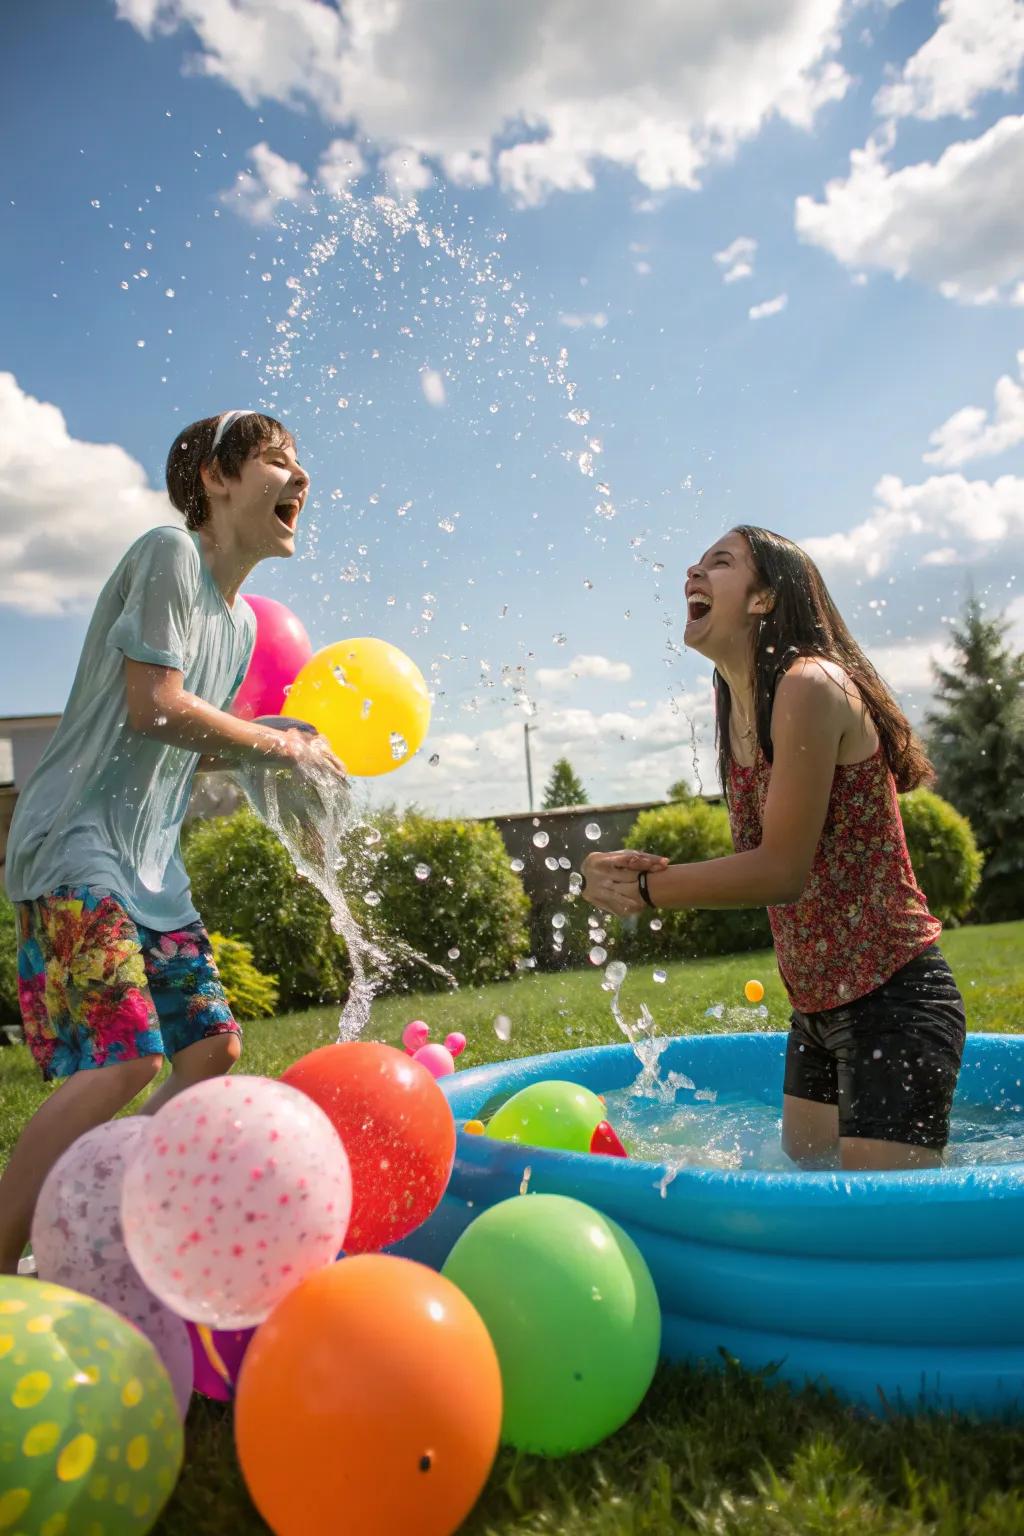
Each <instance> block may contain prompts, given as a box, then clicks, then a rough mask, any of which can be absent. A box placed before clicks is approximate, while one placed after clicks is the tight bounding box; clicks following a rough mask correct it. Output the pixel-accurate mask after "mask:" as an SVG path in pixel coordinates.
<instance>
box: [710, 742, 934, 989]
mask: <svg viewBox="0 0 1024 1536" xmlns="http://www.w3.org/2000/svg"><path fill="white" fill-rule="evenodd" d="M770 779H771V766H770V764H769V763H768V761H767V759H766V758H765V757H764V755H763V753H762V752H761V751H760V750H758V753H757V757H756V759H755V761H754V763H753V764H752V765H751V766H750V767H742V766H740V765H739V764H737V763H733V765H732V767H731V768H730V771H729V821H730V823H731V826H732V839H733V844H734V846H735V848H736V851H737V853H746V852H747V851H748V850H750V849H752V848H757V847H758V846H759V844H760V842H761V818H762V815H763V813H764V805H765V800H766V798H767V795H768V784H769V781H770ZM768 919H769V922H770V923H771V928H772V937H773V938H774V940H775V954H776V958H777V960H778V964H779V973H780V975H781V977H782V980H783V982H784V983H785V986H786V990H787V992H788V993H789V996H790V999H791V1001H792V1003H793V1006H794V1007H795V1008H797V1009H798V1010H799V1011H800V1012H801V1013H819V1012H821V1011H822V1010H823V1009H826V1008H839V1007H841V1006H842V1005H843V1004H844V1003H851V1002H853V1001H854V999H856V998H858V997H863V996H864V995H865V994H866V993H868V992H873V991H874V990H875V988H876V987H880V986H881V985H882V983H883V982H886V981H888V980H889V978H890V977H891V976H894V975H895V973H896V972H897V971H898V970H900V968H901V967H902V966H904V965H907V964H908V963H909V962H910V961H911V960H913V959H915V958H916V956H917V955H919V954H921V953H922V951H923V950H926V949H927V948H928V947H929V945H931V944H934V943H935V941H936V939H937V938H938V936H939V934H940V933H941V932H942V924H941V923H940V922H939V920H938V918H936V917H933V916H932V914H931V913H930V912H929V910H928V902H927V900H926V898H925V895H924V892H923V891H922V890H921V888H920V887H919V885H918V883H917V880H916V878H915V876H914V871H913V869H912V868H911V864H910V855H909V854H908V852H907V840H906V837H905V836H904V833H903V822H902V821H901V819H900V811H899V801H898V800H897V798H896V783H895V780H894V779H893V776H892V773H891V772H890V770H889V765H888V763H887V762H886V760H885V755H884V753H883V752H882V750H881V748H879V749H878V751H877V752H876V753H875V755H874V756H873V757H869V758H867V759H866V760H865V761H864V762H862V763H850V764H846V765H843V764H837V765H836V770H835V776H834V778H833V780H832V794H831V796H830V798H829V803H828V812H827V814H826V816H825V825H824V827H823V828H822V833H821V837H820V839H819V841H818V846H817V848H816V849H815V853H814V862H813V864H812V865H811V872H810V874H809V876H808V878H807V884H806V886H805V887H804V891H803V894H802V896H801V897H800V899H799V900H798V901H794V902H792V903H791V904H790V905H788V906H781V907H769V908H768Z"/></svg>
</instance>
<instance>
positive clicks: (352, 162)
mask: <svg viewBox="0 0 1024 1536" xmlns="http://www.w3.org/2000/svg"><path fill="white" fill-rule="evenodd" d="M365 175H366V161H365V159H364V158H363V152H362V150H361V149H360V148H359V145H358V144H355V143H353V141H352V140H351V139H332V140H331V142H330V144H328V146H327V148H326V149H325V150H324V152H323V154H322V155H321V157H320V164H319V165H318V166H317V169H316V180H317V183H318V185H320V186H321V187H323V188H324V190H325V191H327V192H334V193H337V192H345V191H347V190H348V188H349V187H350V186H351V185H352V183H353V182H354V181H358V180H359V178H360V177H361V176H365Z"/></svg>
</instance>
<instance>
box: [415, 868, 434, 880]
mask: <svg viewBox="0 0 1024 1536" xmlns="http://www.w3.org/2000/svg"><path fill="white" fill-rule="evenodd" d="M413 874H414V875H415V876H416V879H417V880H429V879H430V865H429V864H417V865H416V868H415V869H414V870H413Z"/></svg>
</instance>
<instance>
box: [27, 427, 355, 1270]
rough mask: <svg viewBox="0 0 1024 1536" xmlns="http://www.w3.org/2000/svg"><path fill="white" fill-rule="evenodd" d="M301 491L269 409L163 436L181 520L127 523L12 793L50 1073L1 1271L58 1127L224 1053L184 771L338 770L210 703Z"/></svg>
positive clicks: (297, 735) (247, 642)
mask: <svg viewBox="0 0 1024 1536" xmlns="http://www.w3.org/2000/svg"><path fill="white" fill-rule="evenodd" d="M308 489H309V478H308V476H307V475H306V472H305V470H303V469H302V468H301V466H300V465H299V463H298V461H297V459H296V456H295V443H294V441H293V440H292V438H291V435H290V434H289V433H288V432H287V431H286V430H285V428H284V427H282V426H281V424H280V423H279V422H277V421H275V420H274V419H273V418H272V417H269V416H263V415H260V414H259V413H258V412H256V411H228V412H226V413H224V414H222V415H220V416H211V417H207V418H206V419H205V420H203V421H197V422H193V424H192V425H191V426H190V427H187V428H186V429H185V431H184V432H182V433H181V434H180V435H179V436H178V438H177V440H176V441H175V443H174V444H173V446H172V448H171V451H170V455H169V457H168V460H167V490H168V494H169V495H170V498H171V501H172V502H173V503H174V505H175V507H177V509H178V511H179V512H181V513H183V514H184V517H185V525H186V526H185V527H184V528H182V527H180V526H178V527H166V528H155V529H153V530H152V532H150V533H147V534H145V535H143V537H142V538H141V539H138V540H137V541H136V543H135V544H133V545H132V547H131V549H130V550H129V551H128V553H127V554H126V555H125V557H124V559H123V560H122V561H121V563H120V564H119V565H118V567H117V569H116V570H115V571H114V573H113V575H112V576H111V577H110V580H109V581H108V582H107V584H106V586H105V587H104V589H103V591H102V592H101V593H100V596H99V599H98V601H97V603H96V610H95V612H94V614H93V617H92V621H91V623H90V625H89V630H88V633H87V635H86V638H85V645H84V647H83V649H82V656H81V660H80V661H79V665H78V672H77V674H76V676H75V681H74V684H73V686H72V689H71V696H70V698H69V699H68V703H67V707H66V709H65V711H64V715H63V717H62V719H61V722H60V725H59V726H58V728H57V731H56V733H55V735H54V737H53V740H52V741H51V742H50V745H49V747H48V748H47V750H46V752H45V753H44V755H43V757H42V759H41V761H40V763H39V765H38V767H37V768H36V770H35V772H34V773H33V775H32V776H31V778H30V779H29V781H28V783H27V784H26V785H25V788H24V790H23V791H22V793H21V795H20V796H19V797H18V804H17V808H16V811H15V814H14V820H13V822H12V823H11V830H10V838H9V841H8V849H7V868H6V883H7V890H8V893H9V894H10V896H11V899H12V900H13V901H14V902H15V904H16V910H17V921H18V939H19V946H18V992H19V1000H20V1004H21V1012H22V1019H23V1025H24V1034H25V1040H26V1043H27V1044H28V1046H29V1049H30V1050H31V1052H32V1054H33V1056H34V1057H35V1059H36V1062H37V1063H38V1065H39V1067H40V1070H41V1071H42V1073H43V1076H44V1077H45V1078H46V1079H48V1080H52V1079H58V1078H59V1079H63V1081H62V1082H61V1085H60V1087H59V1088H58V1089H57V1090H56V1092H55V1093H53V1094H52V1095H51V1096H50V1097H49V1098H48V1099H46V1100H45V1101H44V1103H43V1104H42V1105H41V1106H40V1108H39V1109H38V1110H37V1111H36V1113H35V1114H34V1115H33V1117H32V1119H31V1120H30V1121H29V1123H28V1124H27V1125H26V1127H25V1128H24V1130H23V1131H22V1133H21V1136H20V1138H19V1140H18V1143H17V1145H16V1146H15V1148H14V1152H13V1153H12V1155H11V1160H10V1162H9V1163H8V1165H7V1169H6V1171H5V1173H4V1176H3V1179H2V1180H0V1273H13V1272H14V1271H15V1270H16V1269H17V1267H18V1261H19V1259H20V1257H21V1254H22V1251H23V1249H24V1246H25V1243H26V1241H27V1240H28V1235H29V1229H30V1224H31V1220H32V1212H33V1209H34V1207H35V1202H36V1197H37V1195H38V1193H39V1190H40V1188H41V1187H42V1184H43V1180H44V1179H45V1177H46V1175H47V1173H48V1172H49V1170H50V1168H51V1167H52V1166H53V1164H54V1163H55V1162H56V1160H57V1158H58V1157H59V1156H60V1155H61V1153H62V1152H63V1151H64V1150H65V1149H66V1148H67V1147H69V1146H70V1145H71V1143H72V1142H73V1141H75V1140H76V1139H77V1138H78V1137H79V1136H81V1135H82V1134H83V1133H84V1132H85V1131H87V1130H91V1129H92V1128H93V1127H94V1126H96V1125H99V1124H100V1123H101V1122H102V1121H104V1120H108V1119H110V1118H111V1116H113V1115H115V1114H117V1112H118V1111H119V1110H121V1109H123V1108H124V1107H125V1105H127V1104H128V1103H130V1101H131V1100H132V1099H134V1098H135V1096H136V1095H137V1094H138V1093H140V1092H141V1091H142V1090H143V1089H144V1088H146V1087H147V1086H148V1085H149V1084H150V1083H151V1082H152V1081H153V1079H154V1077H155V1076H156V1074H157V1073H158V1072H159V1070H160V1068H161V1066H162V1064H163V1061H164V1059H165V1058H168V1059H169V1060H170V1062H171V1072H170V1075H169V1077H168V1078H167V1080H166V1082H165V1083H164V1084H163V1085H162V1086H161V1087H160V1088H159V1089H158V1090H157V1092H156V1093H155V1094H153V1095H152V1096H151V1097H150V1098H149V1099H148V1100H147V1101H146V1103H145V1105H144V1108H143V1113H146V1114H152V1113H153V1112H154V1111H155V1110H157V1109H159V1108H160V1107H161V1105H162V1104H165V1103H166V1102H167V1100H168V1099H169V1098H170V1097H171V1096H172V1095H173V1094H175V1093H178V1092H180V1090H181V1089H182V1088H186V1087H188V1086H189V1085H190V1084H192V1083H196V1082H199V1081H200V1080H201V1079H203V1078H207V1077H213V1076H215V1075H217V1074H218V1073H221V1072H227V1071H229V1070H230V1068H231V1067H232V1066H233V1065H234V1063H235V1062H236V1061H237V1060H238V1057H239V1055H240V1044H239V1036H238V1025H237V1024H236V1023H235V1021H234V1019H233V1018H232V1015H231V1009H230V1007H229V1005H228V1002H227V998H226V997H225V995H224V990H223V988H222V986H221V984H220V979H219V977H218V975H217V970H216V967H215V965H214V963H213V955H212V952H211V949H210V941H209V938H208V936H207V934H206V930H205V929H204V928H203V925H202V923H201V921H200V919H199V914H198V913H197V912H196V910H195V908H194V907H193V905H192V900H191V896H190V893H189V882H188V876H187V874H186V872H185V867H184V865H183V863H182V861H181V853H180V849H179V845H178V834H179V831H180V828H181V824H182V821H183V819H184V816H185V811H186V808H187V806H188V800H189V791H190V787H191V782H192V775H193V774H194V772H195V771H196V769H197V768H207V767H225V766H227V765H228V764H229V763H230V762H231V760H232V759H234V760H235V761H240V760H243V759H245V758H250V759H256V760H262V761H264V762H265V761H266V760H267V759H268V758H271V759H276V760H279V761H280V762H282V763H283V764H285V765H286V766H288V767H291V768H296V769H304V768H307V767H310V768H311V767H314V766H319V765H321V764H322V765H325V766H326V767H327V768H328V769H329V770H331V771H333V772H335V773H338V774H341V773H342V772H343V770H342V767H341V764H340V763H339V762H338V760H337V758H335V757H334V756H333V754H332V753H331V752H330V750H329V748H328V747H327V744H326V742H325V741H323V740H322V739H321V738H319V737H310V736H308V735H305V734H303V733H302V732H300V731H297V730H291V731H278V730H274V729H273V728H271V727H268V726H265V725H260V724H258V723H250V722H248V721H243V720H238V719H236V718H235V717H234V716H233V715H230V714H227V713H226V711H227V710H228V709H229V707H230V705H231V702H232V700H233V698H234V696H235V694H236V693H237V692H238V689H239V688H240V687H241V685H242V680H243V678H244V677H245V673H246V668H247V667H248V665H249V658H250V656H251V654H252V648H253V642H254V639H255V618H254V615H253V612H252V609H251V608H249V606H248V605H247V604H246V603H242V602H240V601H239V600H238V589H239V587H240V586H241V585H242V582H243V581H244V580H245V578H246V576H248V574H249V572H250V571H251V570H252V568H253V567H254V566H255V565H257V564H258V563H259V561H261V560H266V559H270V558H272V557H274V556H284V557H287V556H290V555H292V554H293V553H294V551H295V530H296V526H297V524H298V521H299V517H300V515H301V512H302V508H303V505H304V504H305V500H306V494H307V491H308ZM201 754H202V755H201Z"/></svg>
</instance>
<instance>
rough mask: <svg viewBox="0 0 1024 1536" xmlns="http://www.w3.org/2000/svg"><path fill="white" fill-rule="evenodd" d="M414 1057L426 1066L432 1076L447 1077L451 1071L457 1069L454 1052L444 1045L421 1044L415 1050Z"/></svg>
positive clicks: (422, 1065) (414, 1059)
mask: <svg viewBox="0 0 1024 1536" xmlns="http://www.w3.org/2000/svg"><path fill="white" fill-rule="evenodd" d="M412 1059H413V1061H418V1062H419V1064H420V1066H421V1067H426V1069H427V1071H428V1072H429V1073H430V1075H431V1076H432V1077H447V1076H448V1074H449V1072H454V1071H455V1062H454V1061H453V1060H452V1053H451V1051H449V1050H448V1049H447V1048H446V1047H445V1046H443V1045H421V1046H420V1048H419V1050H418V1051H414V1052H413V1057H412Z"/></svg>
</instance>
